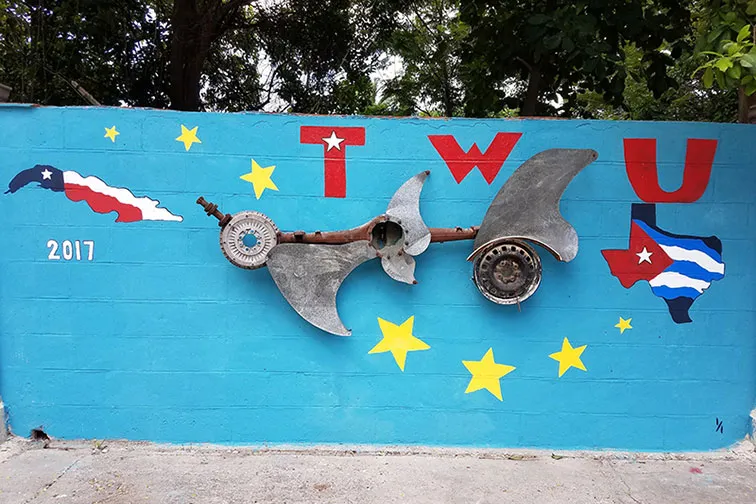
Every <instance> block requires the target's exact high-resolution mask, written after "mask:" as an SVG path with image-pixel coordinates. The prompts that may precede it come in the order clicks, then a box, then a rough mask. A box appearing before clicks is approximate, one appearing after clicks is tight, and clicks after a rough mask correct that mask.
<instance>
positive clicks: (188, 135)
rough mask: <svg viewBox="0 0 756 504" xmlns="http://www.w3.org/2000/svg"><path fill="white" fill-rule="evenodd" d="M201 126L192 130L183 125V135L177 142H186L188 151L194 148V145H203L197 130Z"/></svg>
mask: <svg viewBox="0 0 756 504" xmlns="http://www.w3.org/2000/svg"><path fill="white" fill-rule="evenodd" d="M198 128H199V126H195V127H194V128H192V129H188V128H187V127H186V126H184V125H183V124H182V125H181V135H180V136H179V137H177V138H176V141H177V142H184V148H185V149H186V150H187V151H188V150H189V149H191V148H192V144H194V143H200V144H201V143H202V141H200V139H199V138H197V129H198Z"/></svg>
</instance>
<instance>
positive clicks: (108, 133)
mask: <svg viewBox="0 0 756 504" xmlns="http://www.w3.org/2000/svg"><path fill="white" fill-rule="evenodd" d="M118 135H120V133H119V132H118V131H116V127H115V126H113V127H112V128H105V137H104V138H110V140H112V141H113V143H115V137H117V136H118Z"/></svg>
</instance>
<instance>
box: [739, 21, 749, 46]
mask: <svg viewBox="0 0 756 504" xmlns="http://www.w3.org/2000/svg"><path fill="white" fill-rule="evenodd" d="M750 36H751V25H745V26H744V27H743V28H741V29H740V31H739V32H738V38H737V39H736V40H737V41H738V42H743V41H744V40H746V39H747V38H748V37H750Z"/></svg>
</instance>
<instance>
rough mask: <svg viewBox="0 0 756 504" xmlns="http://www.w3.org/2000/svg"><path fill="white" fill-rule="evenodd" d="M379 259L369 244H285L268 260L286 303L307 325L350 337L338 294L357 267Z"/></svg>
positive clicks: (270, 255)
mask: <svg viewBox="0 0 756 504" xmlns="http://www.w3.org/2000/svg"><path fill="white" fill-rule="evenodd" d="M375 257H376V253H375V249H373V248H372V247H371V246H370V242H368V241H367V240H360V241H356V242H352V243H345V244H343V245H318V244H310V243H282V244H280V245H276V246H275V247H273V250H271V251H270V254H269V256H268V262H267V265H268V271H270V275H271V276H272V277H273V281H274V282H275V283H276V285H277V286H278V290H280V291H281V294H283V296H284V298H286V301H288V302H289V304H290V305H291V306H292V308H294V309H295V310H296V311H297V313H299V315H300V316H301V317H302V318H304V319H305V320H306V321H307V322H309V323H310V324H312V325H314V326H315V327H318V328H319V329H322V330H324V331H326V332H329V333H331V334H335V335H337V336H351V334H352V332H351V331H350V330H349V329H347V328H346V327H345V326H344V324H343V323H342V322H341V318H340V317H339V312H338V310H337V308H336V293H338V291H339V287H341V284H342V282H343V281H344V279H345V278H346V277H347V276H348V275H349V273H351V272H352V270H354V269H355V268H356V267H357V266H359V265H360V264H362V263H363V262H365V261H368V260H370V259H373V258H375Z"/></svg>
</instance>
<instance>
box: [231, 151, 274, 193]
mask: <svg viewBox="0 0 756 504" xmlns="http://www.w3.org/2000/svg"><path fill="white" fill-rule="evenodd" d="M275 169H276V167H275V166H268V167H266V168H262V167H260V165H259V164H257V161H255V160H254V159H253V160H252V171H251V172H249V173H245V174H244V175H242V176H241V177H239V178H240V179H242V180H246V181H247V182H249V183H251V184H252V186H253V187H254V188H255V197H256V198H257V199H260V196H262V193H263V191H265V189H271V190H273V191H278V187H276V184H274V183H273V181H272V180H271V179H270V176H271V175H273V170H275Z"/></svg>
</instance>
